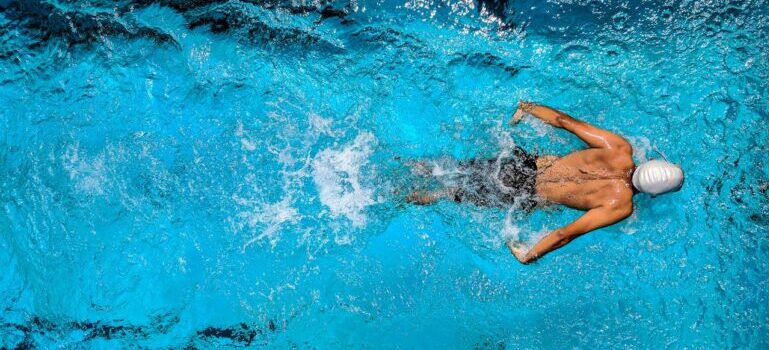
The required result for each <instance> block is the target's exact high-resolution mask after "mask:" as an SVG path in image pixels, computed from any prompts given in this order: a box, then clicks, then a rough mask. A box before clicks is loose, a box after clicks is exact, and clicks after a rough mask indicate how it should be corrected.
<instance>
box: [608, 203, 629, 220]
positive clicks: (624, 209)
mask: <svg viewBox="0 0 769 350" xmlns="http://www.w3.org/2000/svg"><path fill="white" fill-rule="evenodd" d="M611 210H612V214H614V215H612V216H614V217H616V218H617V221H621V220H624V219H626V218H627V217H628V216H630V215H633V205H618V206H615V207H612V209H611Z"/></svg>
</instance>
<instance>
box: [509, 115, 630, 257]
mask: <svg viewBox="0 0 769 350" xmlns="http://www.w3.org/2000/svg"><path fill="white" fill-rule="evenodd" d="M526 114H530V115H532V116H534V117H536V118H538V119H540V120H542V121H544V122H545V123H547V124H549V125H552V126H554V127H558V128H563V129H566V130H568V131H570V132H571V133H573V134H574V135H576V136H577V137H579V138H580V139H582V141H584V142H585V143H587V144H588V146H590V148H588V149H585V150H580V151H576V152H573V153H571V154H569V155H567V156H565V157H561V158H558V157H553V156H546V157H541V158H539V159H537V169H538V170H537V194H538V195H539V196H540V197H541V198H542V199H544V200H545V201H547V202H550V203H557V204H562V205H565V206H568V207H571V208H575V209H579V210H583V211H586V213H585V214H584V215H582V216H581V217H580V218H578V219H577V220H575V221H574V222H572V223H570V224H568V225H566V226H564V227H561V228H559V229H557V230H555V231H552V232H551V233H550V234H548V235H547V236H545V237H544V238H542V239H541V240H540V241H539V242H537V243H536V244H534V246H532V247H531V248H530V249H527V248H526V247H525V246H524V245H523V244H522V243H521V242H515V241H508V243H507V245H508V248H509V249H510V252H511V253H513V255H515V257H516V258H518V260H519V261H520V262H521V263H524V264H527V263H529V262H532V261H534V260H536V259H537V258H540V257H542V256H543V255H545V254H547V253H549V252H551V251H553V250H555V249H558V248H560V247H563V246H564V245H566V244H568V243H569V242H571V241H572V240H573V239H575V238H577V237H579V236H581V235H583V234H585V233H587V232H590V231H592V230H595V229H598V228H601V227H605V226H609V225H612V224H615V223H617V222H619V221H622V220H623V219H625V218H627V217H628V216H630V214H631V213H632V212H633V194H634V191H633V186H632V183H631V176H632V173H633V169H634V168H635V164H634V163H633V158H632V154H633V149H632V147H631V146H630V144H629V143H628V142H627V141H626V140H625V139H624V138H622V137H621V136H619V135H617V134H614V133H612V132H609V131H606V130H603V129H599V128H597V127H595V126H592V125H590V124H587V123H585V122H582V121H579V120H577V119H574V118H572V117H570V116H569V115H567V114H565V113H563V112H560V111H557V110H555V109H552V108H549V107H545V106H539V105H534V104H531V103H521V104H519V107H518V110H517V111H516V112H515V114H514V115H513V119H512V122H513V123H516V122H518V121H519V120H520V119H521V118H523V117H524V116H525V115H526Z"/></svg>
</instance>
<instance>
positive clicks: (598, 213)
mask: <svg viewBox="0 0 769 350" xmlns="http://www.w3.org/2000/svg"><path fill="white" fill-rule="evenodd" d="M632 211H633V207H632V206H630V205H628V206H601V207H598V208H593V209H590V210H589V211H588V212H587V213H585V214H584V215H582V216H581V217H580V218H579V219H577V220H575V221H574V222H572V223H571V224H568V225H566V226H564V227H561V228H559V229H557V230H555V231H553V232H551V233H550V234H548V235H547V236H545V237H544V238H542V239H541V240H539V242H537V244H535V245H534V246H533V247H532V248H531V249H529V251H528V252H525V253H524V252H523V249H522V247H521V246H517V245H516V243H515V242H508V247H509V248H510V251H511V252H512V253H513V255H515V257H516V258H518V260H520V262H521V263H523V264H528V263H530V262H532V261H534V260H536V259H538V258H540V257H542V256H543V255H545V254H547V253H549V252H551V251H553V250H556V249H558V248H560V247H563V246H565V245H566V244H568V243H569V242H571V241H572V240H574V239H575V238H577V237H579V236H581V235H583V234H585V233H588V232H590V231H593V230H595V229H598V228H601V227H605V226H609V225H612V224H614V223H617V222H619V221H621V220H623V219H625V218H626V217H628V216H629V215H630V213H632Z"/></svg>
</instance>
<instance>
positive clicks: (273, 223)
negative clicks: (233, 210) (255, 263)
mask: <svg viewBox="0 0 769 350" xmlns="http://www.w3.org/2000/svg"><path fill="white" fill-rule="evenodd" d="M233 200H234V201H235V203H237V204H240V205H250V204H251V203H249V201H248V200H246V199H243V198H240V197H238V196H237V195H234V196H233ZM291 202H292V201H291V198H290V197H284V198H283V199H281V201H279V202H276V203H265V204H261V205H258V207H257V209H256V210H253V211H244V212H241V213H239V214H238V216H239V217H240V218H242V219H245V224H246V225H247V226H248V227H250V228H254V229H255V228H257V227H261V228H263V229H262V231H261V232H260V233H259V234H257V235H255V236H253V237H251V239H249V240H248V241H246V242H245V243H244V244H243V247H241V250H242V251H245V250H246V248H248V247H249V246H251V245H252V244H254V243H256V242H259V241H261V240H267V241H269V242H270V245H272V246H273V247H274V246H275V244H277V242H278V239H279V238H280V236H279V234H278V233H279V229H280V226H281V225H283V224H284V223H286V222H296V221H297V220H298V219H299V213H298V212H297V210H296V209H295V208H294V207H292V206H291Z"/></svg>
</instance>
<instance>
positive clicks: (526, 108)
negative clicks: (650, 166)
mask: <svg viewBox="0 0 769 350" xmlns="http://www.w3.org/2000/svg"><path fill="white" fill-rule="evenodd" d="M524 113H530V114H531V115H533V116H535V117H537V118H539V119H540V120H542V121H543V122H545V123H547V124H550V125H552V126H555V127H557V128H563V129H566V130H568V131H570V132H571V133H573V134H574V135H576V136H577V137H579V138H580V139H582V141H585V143H587V144H588V145H590V147H594V148H606V149H613V148H626V149H627V150H628V151H630V150H631V148H630V144H629V143H628V142H627V141H626V140H625V139H624V138H622V137H621V136H619V135H617V134H615V133H613V132H610V131H606V130H603V129H600V128H597V127H595V126H592V125H590V124H588V123H585V122H583V121H580V120H577V119H574V118H572V117H571V116H569V115H568V114H566V113H563V112H561V111H558V110H555V109H552V108H550V107H546V106H540V105H537V104H534V103H531V102H521V103H520V104H519V105H518V110H517V111H516V112H515V114H514V116H513V121H517V120H520V119H521V118H522V117H523V114H524ZM516 119H517V120H516Z"/></svg>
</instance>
